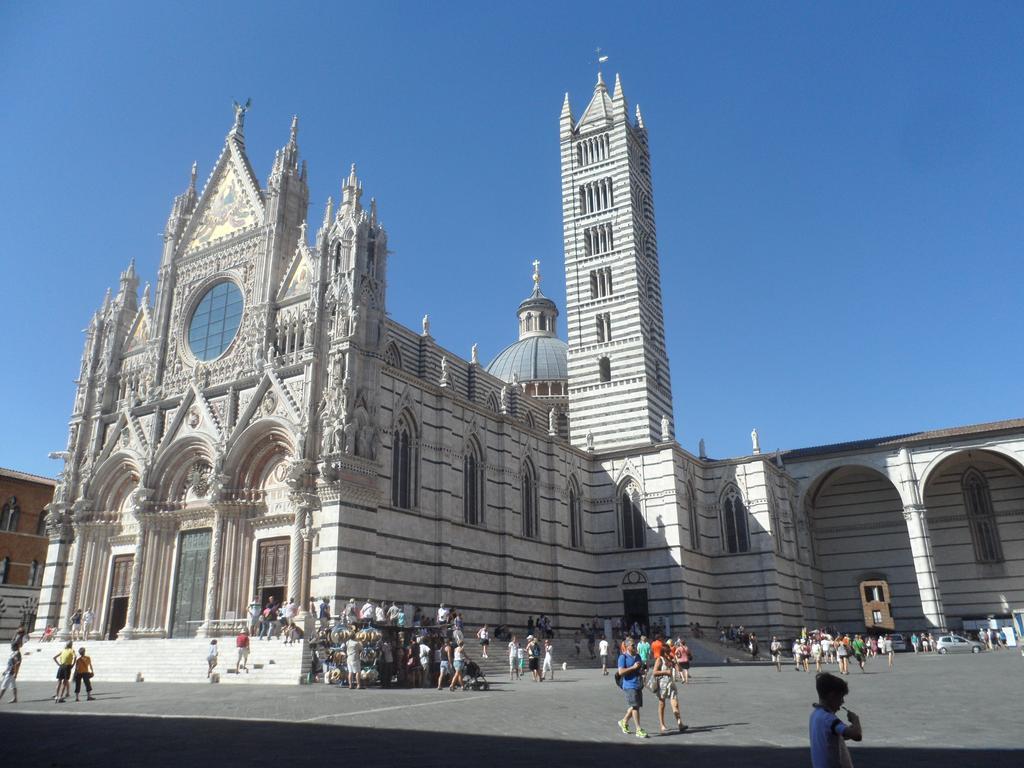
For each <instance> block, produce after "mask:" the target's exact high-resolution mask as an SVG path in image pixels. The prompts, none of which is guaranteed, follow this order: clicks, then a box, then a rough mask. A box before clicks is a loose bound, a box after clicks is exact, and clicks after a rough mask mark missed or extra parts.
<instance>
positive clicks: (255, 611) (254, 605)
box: [245, 597, 262, 636]
mask: <svg viewBox="0 0 1024 768" xmlns="http://www.w3.org/2000/svg"><path fill="white" fill-rule="evenodd" d="M245 612H246V615H247V616H248V617H249V634H250V635H257V636H259V635H258V633H259V631H260V624H262V622H261V621H260V613H261V611H260V601H259V600H257V599H256V598H255V597H254V598H253V599H252V600H250V601H249V605H248V606H246V609H245Z"/></svg>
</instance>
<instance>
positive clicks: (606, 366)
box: [597, 357, 612, 384]
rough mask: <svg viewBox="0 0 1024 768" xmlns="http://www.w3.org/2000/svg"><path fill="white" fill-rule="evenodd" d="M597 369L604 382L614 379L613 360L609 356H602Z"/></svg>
mask: <svg viewBox="0 0 1024 768" xmlns="http://www.w3.org/2000/svg"><path fill="white" fill-rule="evenodd" d="M597 370H598V376H599V378H600V380H601V383H602V384H604V383H607V382H609V381H611V380H612V361H611V360H609V359H608V358H607V357H602V358H601V359H600V360H598V361H597Z"/></svg>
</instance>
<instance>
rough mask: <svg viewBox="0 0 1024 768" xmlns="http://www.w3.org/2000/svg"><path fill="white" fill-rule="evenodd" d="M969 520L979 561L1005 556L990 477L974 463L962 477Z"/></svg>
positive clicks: (999, 560)
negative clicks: (989, 481) (976, 467)
mask: <svg viewBox="0 0 1024 768" xmlns="http://www.w3.org/2000/svg"><path fill="white" fill-rule="evenodd" d="M961 485H962V488H963V495H964V506H965V507H966V508H967V521H968V523H969V524H970V528H971V540H972V541H973V542H974V559H975V560H976V561H977V562H979V563H998V562H1001V561H1002V560H1003V545H1002V542H1001V541H1000V538H999V527H998V525H997V524H996V517H995V511H994V510H993V508H992V494H991V492H990V491H989V488H988V481H986V480H985V476H984V475H983V474H981V472H979V471H978V470H977V469H975V468H974V467H971V468H970V469H968V470H967V471H966V472H964V476H963V480H962V481H961Z"/></svg>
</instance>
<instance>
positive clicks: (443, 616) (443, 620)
mask: <svg viewBox="0 0 1024 768" xmlns="http://www.w3.org/2000/svg"><path fill="white" fill-rule="evenodd" d="M448 616H449V610H448V606H446V605H445V604H444V603H441V605H440V606H439V607H438V609H437V623H438V624H447V623H448Z"/></svg>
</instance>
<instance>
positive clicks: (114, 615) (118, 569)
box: [106, 555, 135, 640]
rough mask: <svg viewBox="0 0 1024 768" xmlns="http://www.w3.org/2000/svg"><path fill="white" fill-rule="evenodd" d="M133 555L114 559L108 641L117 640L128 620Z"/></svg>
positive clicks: (108, 610) (108, 606)
mask: <svg viewBox="0 0 1024 768" xmlns="http://www.w3.org/2000/svg"><path fill="white" fill-rule="evenodd" d="M134 560H135V558H134V557H133V556H132V555H118V556H117V557H115V558H114V565H113V571H112V573H111V577H110V602H109V603H108V605H107V634H106V638H107V640H114V639H116V638H117V633H118V632H120V631H121V630H122V629H123V628H124V623H125V621H126V620H127V619H128V594H129V593H130V592H131V585H132V563H133V562H134Z"/></svg>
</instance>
